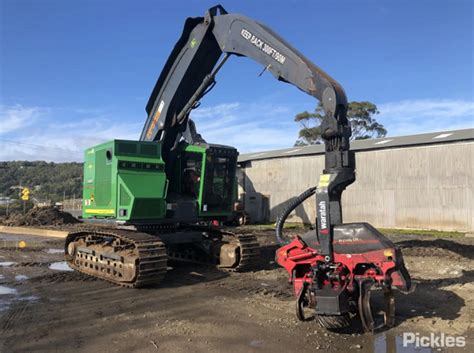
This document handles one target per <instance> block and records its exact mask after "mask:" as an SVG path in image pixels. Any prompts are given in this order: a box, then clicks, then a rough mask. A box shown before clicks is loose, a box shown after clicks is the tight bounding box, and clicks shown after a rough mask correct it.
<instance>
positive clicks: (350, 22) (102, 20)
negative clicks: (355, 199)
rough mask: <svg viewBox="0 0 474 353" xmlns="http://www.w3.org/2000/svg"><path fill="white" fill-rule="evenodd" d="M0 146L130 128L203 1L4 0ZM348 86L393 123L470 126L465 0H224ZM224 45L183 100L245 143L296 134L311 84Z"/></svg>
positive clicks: (407, 128)
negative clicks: (216, 64)
mask: <svg viewBox="0 0 474 353" xmlns="http://www.w3.org/2000/svg"><path fill="white" fill-rule="evenodd" d="M0 3H1V12H0V16H1V18H0V30H1V32H0V45H1V47H0V58H1V61H0V69H1V71H0V80H1V81H0V84H1V86H0V147H1V148H0V160H47V161H71V160H74V161H80V160H81V159H82V151H83V150H84V148H86V147H88V146H90V145H93V144H96V143H100V142H104V141H106V140H110V139H113V138H121V139H138V137H139V135H140V132H141V129H142V127H143V123H144V121H145V118H146V115H145V111H144V107H145V104H146V101H147V99H148V95H149V93H150V91H151V89H152V87H153V85H154V82H155V80H156V78H157V76H158V75H159V72H160V71H161V67H162V66H163V63H164V61H165V60H166V58H167V56H168V55H169V52H170V51H171V48H172V47H173V45H174V43H175V41H176V40H177V38H178V37H179V35H180V33H181V30H182V26H183V23H184V19H185V18H186V17H188V16H199V15H202V14H203V13H204V11H205V9H207V8H208V7H210V6H211V5H213V2H210V1H193V2H189V1H173V2H172V3H171V2H168V1H167V2H165V1H131V0H130V1H117V0H115V1H112V0H96V1H92V0H90V1H87V0H83V1H76V2H70V1H60V0H30V1H28V0H0ZM224 6H225V7H226V8H227V10H228V11H229V12H240V13H243V14H246V15H248V16H250V17H253V18H255V19H258V20H260V21H261V22H264V23H266V24H267V25H269V26H270V27H272V28H273V29H275V30H276V31H277V32H279V33H280V34H281V35H282V36H283V37H285V38H286V39H287V40H288V41H289V42H291V43H292V44H293V45H294V46H295V47H297V48H298V49H299V50H300V51H301V52H303V53H304V54H305V55H306V56H307V57H308V58H310V59H312V60H313V61H314V62H315V63H316V64H317V65H319V66H320V67H322V68H324V69H325V70H326V71H327V72H328V73H330V74H331V76H333V77H334V78H335V79H336V80H338V81H339V82H340V83H341V84H342V85H343V86H344V88H345V90H346V93H347V95H348V97H349V100H368V101H371V102H373V103H375V104H376V105H377V106H378V108H379V110H380V115H379V116H378V117H377V118H378V120H379V121H380V122H381V123H382V124H384V125H385V127H386V128H387V130H388V132H389V135H390V136H396V135H406V134H416V133H423V132H433V131H442V130H450V129H461V128H468V127H474V98H473V49H472V43H473V30H472V29H473V18H472V10H473V9H472V6H473V5H472V1H470V0H453V1H444V0H438V1H436V0H429V1H428V0H419V1H416V2H414V1H408V0H401V1H396V2H394V1H388V0H387V1H383V0H377V1H376V0H360V1H358V2H357V4H356V3H355V2H354V1H349V0H347V1H338V2H328V1H324V2H323V1H303V0H301V1H296V0H294V1H286V2H282V3H281V4H278V5H277V2H275V1H259V2H258V4H256V2H255V1H239V2H237V1H228V2H227V3H226V4H224ZM260 72H261V67H259V65H257V64H256V63H254V62H251V61H250V60H249V59H245V58H232V60H230V61H229V62H228V63H227V64H226V66H225V67H224V68H223V70H222V71H221V73H220V74H219V76H218V84H217V86H216V88H215V89H214V90H213V92H212V93H210V94H209V95H208V96H206V97H205V98H204V100H203V102H202V105H201V107H200V108H199V109H197V110H195V111H194V112H193V114H192V117H193V119H194V120H195V122H196V125H197V127H198V130H199V131H200V133H201V134H202V135H203V136H204V138H205V139H206V140H207V141H209V142H214V143H222V144H227V145H233V146H236V147H237V148H238V149H239V150H240V151H241V152H242V153H245V152H255V151H261V150H268V149H276V148H284V147H289V146H292V145H293V143H294V142H295V140H296V138H297V134H298V129H299V126H298V125H297V124H296V123H295V122H294V121H293V117H294V115H295V114H297V113H299V112H301V111H304V110H312V109H314V107H315V106H316V102H315V101H314V99H313V98H311V97H309V96H306V95H305V94H304V93H302V92H300V91H299V90H297V89H295V88H294V87H292V86H290V85H287V84H284V83H280V82H277V81H275V80H274V79H273V77H272V76H271V75H269V74H263V75H262V76H259V73H260Z"/></svg>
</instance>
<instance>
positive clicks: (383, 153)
mask: <svg viewBox="0 0 474 353" xmlns="http://www.w3.org/2000/svg"><path fill="white" fill-rule="evenodd" d="M356 161H357V180H356V182H355V183H354V184H352V185H351V186H349V188H348V189H347V190H346V191H345V192H344V194H343V215H344V221H345V222H355V221H367V222H369V223H371V224H373V225H374V226H376V227H396V228H420V229H439V230H458V231H470V232H472V231H474V207H473V200H474V193H473V183H474V142H459V143H451V144H437V145H429V146H419V147H407V148H396V149H386V150H369V151H361V152H357V153H356ZM323 162H324V156H323V155H315V156H301V157H282V158H275V159H267V160H256V161H251V162H247V166H246V167H245V168H244V169H243V173H244V184H243V189H244V190H245V208H246V210H247V211H248V212H250V213H251V218H252V219H253V220H255V221H274V220H275V218H276V216H277V215H278V214H279V212H280V211H281V209H282V207H283V206H284V204H285V202H287V200H289V199H291V198H292V197H294V196H296V195H298V194H299V193H301V192H302V191H304V190H306V189H307V188H309V187H311V186H314V185H316V183H317V180H318V177H319V174H320V173H321V172H322V168H323ZM259 197H260V198H262V203H263V204H262V205H258V202H259V201H258V198H259ZM252 202H253V205H252ZM255 203H257V205H255ZM265 203H266V204H267V205H268V206H266V207H267V208H268V210H267V211H266V210H265V209H264V208H265V205H264V204H265ZM262 208H263V210H262ZM255 209H257V210H260V211H255ZM252 213H254V214H253V215H252ZM315 214H316V213H315V203H314V198H310V199H309V200H307V201H306V202H305V203H304V207H300V208H298V209H297V210H296V212H295V215H294V216H293V217H292V218H290V219H289V220H290V221H304V222H314V218H315ZM259 218H260V219H259ZM265 218H266V219H265Z"/></svg>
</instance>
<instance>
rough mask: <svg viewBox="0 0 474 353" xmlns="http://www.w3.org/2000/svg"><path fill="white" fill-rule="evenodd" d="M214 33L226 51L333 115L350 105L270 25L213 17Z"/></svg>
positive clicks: (332, 82) (333, 83)
mask: <svg viewBox="0 0 474 353" xmlns="http://www.w3.org/2000/svg"><path fill="white" fill-rule="evenodd" d="M214 22H215V25H214V28H213V33H214V36H215V37H216V39H217V41H218V43H219V46H220V48H221V50H222V51H223V52H226V53H231V54H236V55H240V56H246V57H248V58H251V59H254V60H255V61H257V62H259V63H260V64H262V65H263V66H264V67H265V68H266V69H267V70H268V71H270V72H271V73H272V74H273V76H274V77H275V78H276V79H278V80H280V81H284V82H288V83H291V84H292V85H294V86H296V87H298V88H299V89H301V90H302V91H304V92H306V93H308V94H309V95H311V96H314V97H315V98H317V99H318V100H319V101H321V102H322V103H323V105H324V109H325V110H326V111H327V112H330V113H331V114H332V115H334V114H335V113H336V109H337V106H338V105H340V106H341V108H342V109H344V108H345V106H346V105H347V99H346V95H345V93H344V90H343V89H342V87H341V86H340V85H339V84H338V83H337V82H336V81H335V80H334V79H332V78H331V77H330V76H329V75H327V74H326V73H325V72H324V71H323V70H321V69H320V68H319V67H317V66H316V65H315V64H313V63H312V62H311V61H310V60H309V59H307V58H306V57H305V56H304V55H303V54H301V53H300V52H299V51H298V50H296V49H295V48H293V47H292V46H291V45H290V44H289V43H287V42H286V41H285V40H284V39H283V38H281V37H280V36H279V35H278V34H276V33H275V32H273V31H272V30H271V29H270V28H268V27H267V26H265V25H263V24H261V23H258V22H256V21H254V20H252V19H250V18H248V17H245V16H241V15H237V14H229V15H222V16H216V17H215V18H214Z"/></svg>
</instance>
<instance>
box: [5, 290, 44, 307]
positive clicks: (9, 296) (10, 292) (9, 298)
mask: <svg viewBox="0 0 474 353" xmlns="http://www.w3.org/2000/svg"><path fill="white" fill-rule="evenodd" d="M2 294H4V296H0V312H2V311H5V310H8V308H9V307H10V306H11V305H12V304H14V303H15V302H16V301H22V302H29V303H34V302H36V301H38V300H39V297H37V296H36V295H28V296H23V297H22V296H19V295H18V292H17V290H16V289H14V288H8V287H4V286H0V295H2ZM12 295H13V297H12Z"/></svg>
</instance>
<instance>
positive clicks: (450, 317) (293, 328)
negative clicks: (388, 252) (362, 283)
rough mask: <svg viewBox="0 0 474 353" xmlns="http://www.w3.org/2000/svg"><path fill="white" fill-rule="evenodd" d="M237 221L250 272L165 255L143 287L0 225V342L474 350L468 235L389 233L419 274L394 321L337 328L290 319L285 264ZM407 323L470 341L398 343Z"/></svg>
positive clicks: (148, 348) (23, 345) (23, 347)
mask: <svg viewBox="0 0 474 353" xmlns="http://www.w3.org/2000/svg"><path fill="white" fill-rule="evenodd" d="M245 231H253V232H255V233H257V234H258V236H259V240H260V241H261V243H262V244H263V253H262V266H261V268H259V269H258V270H256V271H255V272H250V273H241V274H237V273H228V272H222V271H219V270H216V269H214V268H211V267H206V266H192V265H183V264H175V263H173V264H170V267H172V268H170V269H169V272H168V274H167V277H166V279H165V281H164V283H163V284H162V285H160V286H158V287H155V288H149V289H126V288H121V287H117V286H114V285H111V284H109V283H107V282H103V281H100V280H95V279H91V278H88V277H86V276H84V275H81V274H79V273H76V272H71V271H65V269H67V267H65V266H64V263H62V261H63V255H62V253H61V248H62V241H61V240H51V239H48V238H40V237H27V236H13V235H5V234H0V351H1V352H8V353H9V352H69V351H72V352H272V353H277V352H285V353H289V352H314V351H318V350H320V351H327V352H348V351H354V352H431V351H433V352H436V351H446V352H457V351H460V352H473V351H474V345H473V340H472V338H473V337H474V336H473V317H474V315H473V314H474V312H473V311H474V309H473V303H474V294H473V293H474V285H473V283H472V280H473V278H474V275H473V269H474V266H473V265H474V251H473V250H474V239H473V238H465V237H454V238H453V237H449V238H434V237H430V236H420V235H416V236H410V235H392V236H391V238H392V239H393V240H394V241H395V242H396V243H398V244H399V245H400V246H401V247H402V249H403V252H404V256H405V262H406V264H407V267H408V269H409V271H410V273H411V275H412V277H413V278H414V279H415V280H417V281H419V284H418V287H417V290H416V292H415V293H413V294H410V295H402V294H398V293H397V324H396V327H395V328H392V329H390V330H388V331H385V332H381V333H378V334H376V335H370V334H359V333H343V334H341V333H338V334H336V333H331V332H328V331H326V330H325V329H323V328H321V327H319V326H318V325H317V323H316V322H314V321H311V320H310V321H307V322H299V321H297V319H296V317H295V313H294V301H293V298H292V296H291V287H290V286H289V284H288V283H287V275H286V274H285V272H284V271H283V270H282V269H280V268H278V267H277V266H276V265H275V263H274V262H273V257H274V251H275V248H276V247H275V244H274V242H273V232H272V231H270V230H262V229H260V228H251V227H250V228H249V227H247V228H246V229H245ZM20 240H23V241H24V242H25V243H26V247H24V248H20V247H18V244H19V241H20ZM21 245H25V244H21ZM354 330H357V328H354ZM404 332H414V333H419V334H420V335H425V334H429V333H430V332H435V333H441V332H443V333H444V334H445V335H452V336H464V337H466V342H467V346H466V347H464V348H449V349H447V348H441V349H437V348H435V349H428V348H423V349H421V350H415V349H414V346H412V345H410V346H408V347H406V348H404V347H403V346H402V338H401V336H402V334H403V333H404Z"/></svg>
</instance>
